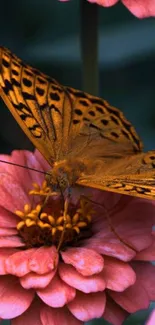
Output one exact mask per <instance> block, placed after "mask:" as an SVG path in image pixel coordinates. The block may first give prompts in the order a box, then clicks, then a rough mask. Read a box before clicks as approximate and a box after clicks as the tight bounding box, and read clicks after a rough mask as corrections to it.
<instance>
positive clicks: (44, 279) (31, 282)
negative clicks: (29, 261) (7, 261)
mask: <svg viewBox="0 0 155 325" xmlns="http://www.w3.org/2000/svg"><path fill="white" fill-rule="evenodd" d="M55 273H56V269H55V270H53V271H51V272H49V273H46V274H43V275H39V274H37V273H34V272H30V273H28V274H26V275H25V276H23V277H21V278H20V284H21V285H22V287H23V288H25V289H31V288H35V289H38V288H45V287H47V285H48V284H49V283H50V282H51V280H52V279H53V278H54V275H55Z"/></svg>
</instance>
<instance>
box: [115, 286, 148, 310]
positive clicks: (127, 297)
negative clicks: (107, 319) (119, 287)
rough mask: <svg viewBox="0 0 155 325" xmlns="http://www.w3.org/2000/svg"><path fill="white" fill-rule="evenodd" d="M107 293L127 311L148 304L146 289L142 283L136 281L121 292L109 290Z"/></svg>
mask: <svg viewBox="0 0 155 325" xmlns="http://www.w3.org/2000/svg"><path fill="white" fill-rule="evenodd" d="M109 295H110V296H111V297H112V299H114V301H115V302H116V303H117V304H118V305H120V306H121V307H122V308H123V309H125V310H126V311H127V312H128V313H134V312H136V311H138V310H140V309H145V308H148V306H149V297H148V294H147V291H146V290H145V288H144V287H143V285H142V283H141V282H138V281H136V283H135V284H134V285H133V286H131V287H129V288H128V289H126V290H125V291H123V292H119V293H118V292H114V291H109Z"/></svg>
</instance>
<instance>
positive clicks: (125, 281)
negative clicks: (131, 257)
mask: <svg viewBox="0 0 155 325" xmlns="http://www.w3.org/2000/svg"><path fill="white" fill-rule="evenodd" d="M102 274H103V277H104V279H105V282H106V287H107V288H108V289H111V290H114V291H117V292H121V291H124V290H125V289H126V288H128V287H130V286H131V285H133V284H134V283H135V281H136V274H135V272H134V271H133V269H132V268H131V266H129V265H128V264H126V263H124V262H122V261H118V260H116V259H113V258H110V257H105V265H104V269H103V271H102Z"/></svg>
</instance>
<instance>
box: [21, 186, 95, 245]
mask: <svg viewBox="0 0 155 325" xmlns="http://www.w3.org/2000/svg"><path fill="white" fill-rule="evenodd" d="M33 185H34V189H33V190H31V191H30V192H29V194H30V195H35V196H36V195H37V197H39V199H40V202H39V203H38V204H36V205H35V207H34V206H32V205H30V204H25V206H24V211H19V210H18V211H16V212H15V213H16V215H17V216H18V217H19V218H20V219H21V220H20V221H19V223H18V224H17V229H18V232H19V234H20V236H21V237H22V239H23V241H24V242H25V244H26V247H40V246H43V245H45V246H51V245H55V246H57V248H58V249H59V248H60V246H61V249H62V248H64V247H65V246H67V245H68V244H71V245H72V246H74V245H76V244H77V243H78V242H79V240H80V239H83V238H88V237H90V236H91V234H92V233H91V213H92V209H91V206H90V202H89V200H88V199H87V198H86V197H84V196H81V197H80V200H79V203H78V205H77V206H76V207H75V206H74V205H73V204H71V203H69V204H68V205H67V210H66V208H64V207H63V204H62V198H61V199H60V198H58V197H55V198H53V196H55V195H57V194H56V193H53V192H51V190H50V188H49V187H48V186H47V182H46V181H44V182H43V184H42V187H40V186H39V185H38V184H33ZM64 210H65V211H64Z"/></svg>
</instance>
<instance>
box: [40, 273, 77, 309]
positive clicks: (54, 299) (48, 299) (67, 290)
mask: <svg viewBox="0 0 155 325" xmlns="http://www.w3.org/2000/svg"><path fill="white" fill-rule="evenodd" d="M37 294H38V296H39V297H40V298H41V299H42V300H43V301H44V302H45V303H46V304H47V305H49V306H51V307H54V308H58V307H63V306H64V305H65V304H67V303H68V302H69V301H71V300H73V299H74V297H75V295H76V290H75V289H74V288H72V287H71V286H69V285H67V284H66V283H65V282H63V281H62V280H61V279H60V278H59V277H58V276H55V277H54V279H53V280H52V282H51V283H50V284H49V285H48V286H47V287H46V288H45V289H43V290H37Z"/></svg>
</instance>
